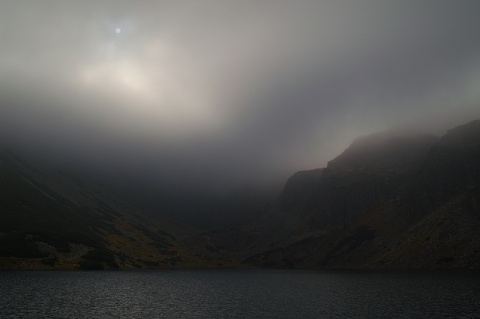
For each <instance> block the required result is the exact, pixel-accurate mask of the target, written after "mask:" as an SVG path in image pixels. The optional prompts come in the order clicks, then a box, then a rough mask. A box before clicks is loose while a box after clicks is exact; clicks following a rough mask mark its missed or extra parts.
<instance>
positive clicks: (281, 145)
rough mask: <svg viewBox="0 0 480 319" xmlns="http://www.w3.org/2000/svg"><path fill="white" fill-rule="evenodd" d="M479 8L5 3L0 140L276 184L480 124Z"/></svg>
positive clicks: (185, 179) (1, 6)
mask: <svg viewBox="0 0 480 319" xmlns="http://www.w3.org/2000/svg"><path fill="white" fill-rule="evenodd" d="M479 16H480V1H476V0H471V1H468V0H451V1H442V0H432V1H421V0H415V1H408V0H396V1H388V0H378V1H373V0H363V1H357V0H351V1H342V0H339V1H337V0H331V1H326V0H325V1H308V0H296V1H282V0H271V1H267V0H256V1H253V0H251V1H238V0H236V1H226V0H221V1H220V0H219V1H213V0H202V1H198V0H192V1H183V0H175V1H161V0H158V1H153V0H152V1H147V0H139V1H119V0H103V1H102V0H96V1H68V0H62V1H60V0H56V1H53V0H32V1H28V0H0V133H1V134H2V139H3V140H4V141H7V142H9V143H10V144H18V145H23V147H25V146H27V147H28V148H29V149H31V150H34V151H38V150H42V152H44V153H45V154H49V155H48V156H52V158H54V157H57V159H58V158H61V159H62V160H64V161H78V162H79V163H85V164H88V165H93V166H97V167H101V168H105V169H108V170H112V171H115V170H119V171H120V170H121V171H125V172H130V173H131V174H133V175H138V176H149V177H150V178H152V179H154V180H155V179H158V180H162V181H165V182H171V181H175V182H177V183H179V184H182V183H190V182H191V181H192V180H198V181H204V182H206V183H207V182H208V183H209V184H210V183H211V184H216V185H222V186H221V187H225V186H226V187H230V186H234V185H241V184H245V183H257V182H265V181H284V180H285V179H286V178H287V177H288V176H289V175H291V174H292V173H294V172H295V171H297V170H303V169H309V168H316V167H323V166H325V165H326V163H327V161H328V160H331V159H333V158H334V157H335V156H336V155H338V154H339V153H340V152H341V151H342V150H343V149H345V148H346V147H347V146H348V145H349V143H350V142H351V141H352V140H353V139H354V138H356V137H358V136H359V135H364V134H368V133H372V132H376V131H381V130H385V129H388V128H392V127H417V128H421V129H425V130H427V131H433V132H435V133H442V130H443V129H445V128H448V127H449V126H455V125H458V124H462V123H463V122H466V121H469V120H471V119H474V118H478V117H480V19H479Z"/></svg>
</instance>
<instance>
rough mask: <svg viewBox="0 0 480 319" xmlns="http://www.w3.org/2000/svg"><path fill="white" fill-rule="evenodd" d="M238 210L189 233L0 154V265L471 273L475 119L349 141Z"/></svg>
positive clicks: (477, 205)
mask: <svg viewBox="0 0 480 319" xmlns="http://www.w3.org/2000/svg"><path fill="white" fill-rule="evenodd" d="M240 202H241V201H240ZM232 203H236V202H232ZM231 205H235V204H230V203H229V205H226V206H225V207H230V206H231ZM219 207H224V206H223V205H220V206H219ZM247 207H250V206H249V205H247ZM249 213H250V214H249V216H253V217H252V221H251V222H250V223H246V224H245V223H244V222H245V221H242V223H243V224H238V225H232V226H231V227H228V228H223V229H220V230H215V231H199V230H195V229H191V228H187V227H185V226H184V225H182V224H181V223H179V222H178V221H175V222H174V221H171V220H165V219H162V218H160V217H158V216H157V218H154V216H152V215H150V214H149V213H148V212H146V211H144V209H143V208H140V207H139V206H138V205H135V204H134V203H132V202H129V201H127V200H125V199H124V198H119V197H118V196H116V195H115V194H113V193H112V192H110V191H108V190H106V189H104V188H102V187H100V186H99V185H96V184H95V183H92V182H89V181H86V180H82V179H81V178H79V177H78V176H72V175H69V174H66V173H64V172H60V171H58V170H53V171H45V170H42V169H40V170H38V169H36V168H34V167H31V166H29V165H28V164H26V163H25V162H23V161H22V160H20V159H18V158H15V157H14V156H11V155H8V154H4V153H2V154H1V156H0V268H10V269H32V268H33V269H77V268H95V269H116V268H165V267H169V268H170V267H288V268H480V232H479V231H478V230H479V229H480V121H478V120H477V121H473V122H470V123H467V124H465V125H462V126H459V127H456V128H454V129H452V130H449V131H448V132H447V134H445V136H443V137H441V138H437V137H434V136H430V135H422V134H411V133H410V134H400V133H398V132H396V133H395V132H386V133H377V134H373V135H371V136H366V137H362V138H359V139H357V140H356V141H355V142H354V143H352V145H351V146H350V147H349V148H348V149H347V150H345V151H344V152H343V153H342V154H340V155H339V156H338V157H336V158H335V159H333V160H332V161H330V162H329V163H328V165H327V167H325V168H322V169H314V170H309V171H302V172H297V173H296V174H294V175H293V176H292V177H291V178H290V179H289V180H288V181H287V183H286V185H285V187H284V189H283V191H282V193H281V194H280V197H279V199H278V201H277V202H275V203H271V204H270V205H267V206H264V208H262V210H261V211H258V212H249Z"/></svg>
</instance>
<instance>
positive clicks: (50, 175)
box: [0, 152, 228, 269]
mask: <svg viewBox="0 0 480 319" xmlns="http://www.w3.org/2000/svg"><path fill="white" fill-rule="evenodd" d="M191 232H192V230H191V229H189V228H187V227H184V226H183V225H182V224H181V223H179V222H174V221H170V220H165V219H161V218H158V217H157V216H152V214H149V213H148V212H146V211H145V210H144V209H142V208H140V207H139V206H137V205H135V204H133V203H132V202H129V201H127V200H125V198H123V197H119V196H117V195H115V194H114V193H112V192H110V191H109V190H107V189H105V188H103V187H101V186H99V185H98V184H96V183H94V182H91V181H88V180H85V179H82V178H81V177H78V176H73V175H70V174H68V173H65V172H62V171H58V170H57V169H48V168H45V167H42V168H38V167H33V166H30V165H29V164H27V163H26V162H24V161H23V160H21V159H20V158H18V157H16V156H14V155H12V154H10V153H8V152H2V153H1V154H0V268H7V269H77V268H84V269H118V268H121V269H124V268H171V267H215V266H217V263H218V262H222V260H219V261H217V259H216V257H215V256H211V254H210V253H208V252H203V251H201V250H199V251H195V252H193V251H192V250H191V249H189V248H188V247H186V246H185V244H184V243H183V240H182V238H183V237H188V236H190V234H191ZM223 262H224V261H223ZM227 264H228V263H227Z"/></svg>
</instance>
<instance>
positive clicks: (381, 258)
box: [245, 121, 480, 268]
mask: <svg viewBox="0 0 480 319" xmlns="http://www.w3.org/2000/svg"><path fill="white" fill-rule="evenodd" d="M479 172H480V121H473V122H470V123H468V124H465V125H462V126H459V127H456V128H454V129H452V130H449V131H448V133H447V134H446V135H445V136H443V137H442V138H441V139H439V140H438V141H437V139H436V138H435V137H432V136H428V135H413V134H408V135H404V136H401V135H398V134H394V135H392V134H391V133H389V132H387V133H378V134H373V135H371V136H367V137H363V138H360V139H358V140H356V141H355V142H354V143H353V144H352V145H351V146H350V147H349V148H348V149H347V150H346V151H345V152H344V153H342V154H341V155H340V156H338V157H337V158H335V159H334V160H332V161H331V162H329V163H328V166H327V167H326V168H324V169H322V170H313V171H307V172H300V173H297V174H295V175H294V176H293V177H292V178H290V179H289V180H288V182H287V184H286V186H285V189H284V192H283V194H282V196H281V199H280V203H281V204H280V208H279V209H278V211H279V215H281V216H289V217H290V219H289V222H290V223H291V222H292V218H291V216H298V217H297V218H296V219H293V220H294V221H295V222H294V223H293V224H291V226H290V228H287V229H285V230H284V231H285V233H284V234H283V236H284V237H286V238H293V239H294V241H290V242H288V241H283V242H281V243H280V244H275V245H273V246H271V247H270V248H271V249H269V250H268V251H266V252H261V253H258V254H255V255H253V256H250V257H248V258H246V260H245V262H246V263H249V264H253V265H258V266H268V267H328V268H363V267H366V268H385V267H389V268H454V267H460V268H479V267H480V235H479V233H478V229H480V213H479V212H480V173H479ZM288 231H290V233H288ZM292 234H295V236H292Z"/></svg>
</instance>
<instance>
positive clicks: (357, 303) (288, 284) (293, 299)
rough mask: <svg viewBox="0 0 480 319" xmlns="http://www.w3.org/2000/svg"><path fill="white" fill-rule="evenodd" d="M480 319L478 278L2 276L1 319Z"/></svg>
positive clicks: (290, 273)
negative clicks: (453, 318)
mask: <svg viewBox="0 0 480 319" xmlns="http://www.w3.org/2000/svg"><path fill="white" fill-rule="evenodd" d="M452 317H455V318H480V274H479V273H465V272H464V273H459V272H453V273H452V272H367V271H299V270H166V271H123V272H121V271H119V272H101V271H99V272H80V271H79V272H0V318H452Z"/></svg>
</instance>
